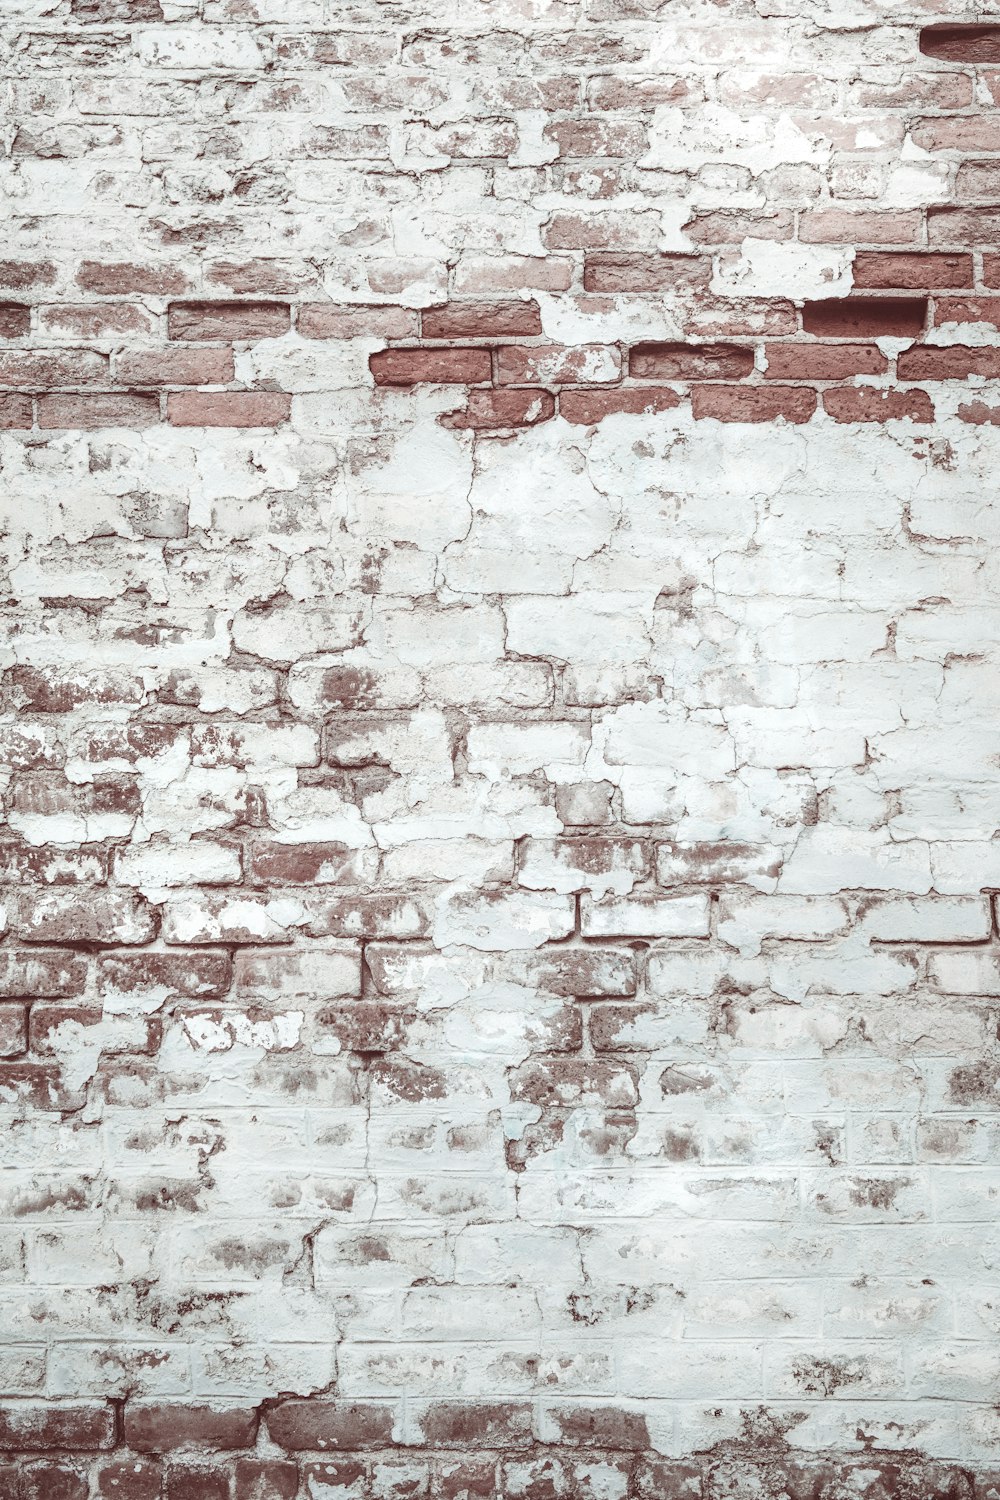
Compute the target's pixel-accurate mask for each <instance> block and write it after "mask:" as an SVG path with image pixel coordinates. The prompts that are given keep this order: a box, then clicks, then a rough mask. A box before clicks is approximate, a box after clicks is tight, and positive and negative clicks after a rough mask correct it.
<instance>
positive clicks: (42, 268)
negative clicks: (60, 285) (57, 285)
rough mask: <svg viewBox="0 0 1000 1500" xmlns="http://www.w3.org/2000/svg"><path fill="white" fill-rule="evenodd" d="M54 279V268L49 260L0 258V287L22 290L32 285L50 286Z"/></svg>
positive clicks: (9, 289)
mask: <svg viewBox="0 0 1000 1500" xmlns="http://www.w3.org/2000/svg"><path fill="white" fill-rule="evenodd" d="M55 279H56V268H55V266H54V265H53V264H52V262H51V261H50V260H43V261H29V260H0V287H3V288H4V289H5V290H7V291H15V292H23V291H26V290H27V289H28V288H29V287H33V286H50V285H51V284H52V282H53V281H55Z"/></svg>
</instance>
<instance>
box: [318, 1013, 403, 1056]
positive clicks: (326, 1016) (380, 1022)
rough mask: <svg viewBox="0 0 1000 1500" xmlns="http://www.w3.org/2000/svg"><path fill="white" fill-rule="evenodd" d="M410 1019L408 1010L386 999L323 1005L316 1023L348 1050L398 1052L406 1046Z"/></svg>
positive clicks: (325, 1033) (323, 1033)
mask: <svg viewBox="0 0 1000 1500" xmlns="http://www.w3.org/2000/svg"><path fill="white" fill-rule="evenodd" d="M410 1019H412V1014H411V1013H410V1012H409V1011H407V1010H406V1009H405V1008H403V1007H401V1006H398V1005H392V1004H391V1003H390V1002H388V1001H385V1000H375V1001H368V1000H352V1001H345V1002H344V1004H343V1005H329V1006H324V1007H323V1009H321V1010H319V1011H318V1012H317V1013H316V1026H317V1027H318V1028H320V1030H321V1034H322V1035H324V1036H325V1035H329V1036H331V1037H335V1038H336V1039H337V1041H338V1042H339V1043H340V1045H341V1047H342V1049H343V1050H344V1051H345V1052H365V1053H371V1052H395V1051H398V1050H399V1049H400V1048H401V1047H402V1046H404V1045H405V1042H406V1035H407V1023H408V1021H409V1020H410Z"/></svg>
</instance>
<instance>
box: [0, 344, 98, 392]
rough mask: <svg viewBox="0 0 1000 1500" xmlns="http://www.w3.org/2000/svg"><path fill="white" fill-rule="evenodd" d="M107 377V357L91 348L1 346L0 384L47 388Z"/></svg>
mask: <svg viewBox="0 0 1000 1500" xmlns="http://www.w3.org/2000/svg"><path fill="white" fill-rule="evenodd" d="M107 379H108V356H107V355H106V354H97V353H95V351H94V350H93V349H51V350H35V349H0V385H3V386H30V387H31V388H32V389H33V390H39V389H40V390H47V389H48V388H50V387H51V386H60V385H94V384H103V383H106V381H107Z"/></svg>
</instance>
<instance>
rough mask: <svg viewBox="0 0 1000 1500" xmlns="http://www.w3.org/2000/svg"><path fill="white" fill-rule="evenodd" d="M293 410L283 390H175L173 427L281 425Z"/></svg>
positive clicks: (170, 408)
mask: <svg viewBox="0 0 1000 1500" xmlns="http://www.w3.org/2000/svg"><path fill="white" fill-rule="evenodd" d="M291 412H292V398H291V396H288V395H286V394H285V393H284V391H172V392H171V393H170V395H169V396H168V397H167V421H168V422H169V423H170V425H171V426H172V427H280V426H281V424H282V422H287V421H288V418H289V417H290V416H291Z"/></svg>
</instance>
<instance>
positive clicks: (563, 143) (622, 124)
mask: <svg viewBox="0 0 1000 1500" xmlns="http://www.w3.org/2000/svg"><path fill="white" fill-rule="evenodd" d="M543 134H544V136H545V138H546V139H547V140H550V141H555V143H556V145H557V146H558V147H559V155H560V156H561V157H573V156H583V157H589V156H624V157H628V158H630V159H631V158H634V157H636V156H641V155H642V154H643V153H644V152H645V151H647V150H648V149H649V142H648V139H647V136H646V130H645V127H644V126H643V125H642V124H641V123H640V122H638V121H633V120H597V119H589V120H588V119H582V120H580V119H577V120H558V121H555V122H554V123H553V124H551V125H546V127H545V130H544V132H543Z"/></svg>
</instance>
